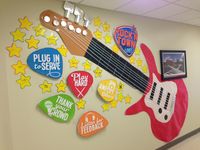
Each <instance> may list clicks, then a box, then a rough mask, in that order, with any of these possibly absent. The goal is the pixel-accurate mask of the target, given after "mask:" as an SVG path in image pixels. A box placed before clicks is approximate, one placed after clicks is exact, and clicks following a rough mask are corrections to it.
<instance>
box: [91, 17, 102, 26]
mask: <svg viewBox="0 0 200 150" xmlns="http://www.w3.org/2000/svg"><path fill="white" fill-rule="evenodd" d="M93 23H94V26H97V27H100V25H101V19H100V17H95V18H94V20H93Z"/></svg>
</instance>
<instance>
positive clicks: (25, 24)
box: [18, 16, 32, 30]
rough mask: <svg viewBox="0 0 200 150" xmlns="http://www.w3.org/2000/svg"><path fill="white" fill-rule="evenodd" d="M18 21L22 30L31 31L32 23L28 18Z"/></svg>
mask: <svg viewBox="0 0 200 150" xmlns="http://www.w3.org/2000/svg"><path fill="white" fill-rule="evenodd" d="M18 20H19V22H20V28H22V29H26V30H30V26H31V25H32V22H30V21H29V20H28V18H27V17H26V16H25V17H24V18H23V19H22V18H19V19H18Z"/></svg>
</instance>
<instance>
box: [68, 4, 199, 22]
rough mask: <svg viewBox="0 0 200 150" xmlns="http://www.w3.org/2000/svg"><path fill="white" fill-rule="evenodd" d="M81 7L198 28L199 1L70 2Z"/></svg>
mask: <svg viewBox="0 0 200 150" xmlns="http://www.w3.org/2000/svg"><path fill="white" fill-rule="evenodd" d="M70 1H72V2H75V3H80V4H83V5H88V6H93V7H98V8H104V9H108V10H115V11H119V12H126V13H130V14H136V15H140V16H146V17H152V18H157V19H162V20H169V21H175V22H180V23H186V24H191V25H196V26H200V0H70Z"/></svg>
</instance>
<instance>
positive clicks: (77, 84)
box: [67, 71, 93, 99]
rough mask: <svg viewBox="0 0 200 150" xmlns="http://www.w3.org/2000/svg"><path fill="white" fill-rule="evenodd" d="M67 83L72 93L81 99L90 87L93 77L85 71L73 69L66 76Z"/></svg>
mask: <svg viewBox="0 0 200 150" xmlns="http://www.w3.org/2000/svg"><path fill="white" fill-rule="evenodd" d="M67 83H68V86H69V87H70V89H71V91H72V92H73V94H74V95H75V96H76V97H77V98H79V99H81V98H83V97H84V96H85V94H86V93H87V92H88V90H89V89H90V87H91V85H92V83H93V77H92V75H91V74H90V73H88V72H86V71H74V72H72V73H70V74H69V76H68V77H67Z"/></svg>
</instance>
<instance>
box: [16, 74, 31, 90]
mask: <svg viewBox="0 0 200 150" xmlns="http://www.w3.org/2000/svg"><path fill="white" fill-rule="evenodd" d="M30 79H31V77H30V76H25V75H23V74H21V75H20V79H18V80H17V81H16V82H17V83H18V84H19V85H20V88H21V89H24V88H25V87H26V86H31V83H30Z"/></svg>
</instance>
